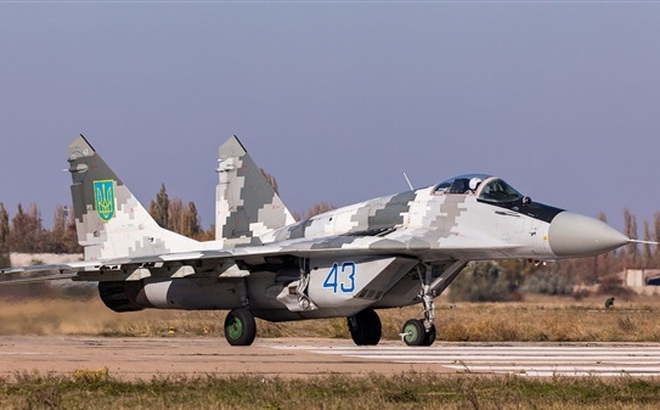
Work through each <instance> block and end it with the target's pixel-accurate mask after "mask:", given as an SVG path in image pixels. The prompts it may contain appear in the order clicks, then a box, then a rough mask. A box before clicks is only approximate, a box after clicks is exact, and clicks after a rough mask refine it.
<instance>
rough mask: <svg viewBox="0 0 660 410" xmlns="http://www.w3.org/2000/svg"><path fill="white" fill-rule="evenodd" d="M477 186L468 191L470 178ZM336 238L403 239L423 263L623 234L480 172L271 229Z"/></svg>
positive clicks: (569, 252) (572, 249)
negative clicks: (543, 202)
mask: <svg viewBox="0 0 660 410" xmlns="http://www.w3.org/2000/svg"><path fill="white" fill-rule="evenodd" d="M475 179H476V180H478V181H479V183H478V185H476V184H475V185H476V186H475V187H474V189H470V187H469V182H470V181H471V180H475ZM338 236H365V237H367V236H370V237H374V236H375V237H381V238H384V239H390V240H393V241H399V242H402V243H406V244H408V247H409V248H410V250H411V251H415V250H416V252H414V253H415V256H417V257H419V258H420V259H421V260H423V261H425V262H434V261H436V260H444V259H447V256H448V255H449V256H452V255H451V253H452V251H455V253H456V256H454V257H453V258H454V259H463V258H468V259H470V260H475V259H476V260H484V259H510V258H533V259H539V260H546V259H560V258H565V257H576V256H590V255H593V254H598V253H602V252H606V251H608V250H611V249H615V248H617V247H619V246H621V245H622V244H624V243H626V242H627V241H628V238H627V237H625V236H624V235H623V234H621V233H619V232H618V231H616V230H614V229H613V228H611V227H609V226H608V225H607V224H605V223H603V222H601V221H599V220H597V219H594V218H589V217H586V216H582V215H578V214H575V213H571V212H568V211H564V210H562V209H560V208H556V207H552V206H548V205H544V204H541V203H536V202H533V201H531V200H530V199H529V198H527V197H525V196H523V195H521V194H520V193H518V192H517V191H515V190H514V189H513V188H511V187H510V186H509V185H508V184H506V183H505V182H504V181H503V180H501V179H499V178H496V177H489V176H485V175H478V176H474V175H467V176H462V177H456V178H452V179H450V180H447V181H445V182H443V183H440V184H438V185H433V186H429V187H426V188H422V189H418V190H415V191H407V192H402V193H399V194H395V195H390V196H386V197H381V198H375V199H371V200H368V201H364V202H361V203H357V204H353V205H349V206H346V207H342V208H339V209H335V210H332V211H329V212H326V213H323V214H320V215H317V216H314V217H312V218H310V219H307V220H304V221H300V222H298V223H295V224H292V225H289V226H286V227H283V228H280V229H277V230H275V231H272V232H270V233H268V234H266V235H264V236H263V237H261V240H262V241H263V242H264V243H277V242H281V241H291V240H296V239H302V238H306V239H313V238H321V237H338Z"/></svg>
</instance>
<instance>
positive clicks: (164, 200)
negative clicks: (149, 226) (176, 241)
mask: <svg viewBox="0 0 660 410" xmlns="http://www.w3.org/2000/svg"><path fill="white" fill-rule="evenodd" d="M169 205H170V199H169V197H168V196H167V188H165V184H161V185H160V191H159V192H158V194H157V195H156V200H155V201H154V200H152V201H151V202H149V213H150V214H151V217H152V218H154V220H155V221H156V222H157V223H158V225H160V226H162V227H163V228H167V227H168V226H169V224H168V222H169V221H168V216H169Z"/></svg>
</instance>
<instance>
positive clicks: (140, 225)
mask: <svg viewBox="0 0 660 410" xmlns="http://www.w3.org/2000/svg"><path fill="white" fill-rule="evenodd" d="M68 161H69V172H71V178H72V184H71V195H72V197H73V208H74V212H75V215H76V230H77V232H78V242H79V243H80V245H82V246H83V247H84V248H85V259H86V260H97V259H108V258H119V257H133V256H145V255H157V254H162V253H168V252H184V251H188V250H192V249H198V248H199V242H197V241H195V240H193V239H189V238H187V237H185V236H182V235H179V234H177V233H174V232H171V231H168V230H167V229H164V228H161V227H160V226H159V225H158V224H157V223H156V221H154V220H153V218H152V217H151V215H149V213H148V212H147V210H146V209H145V208H144V207H143V206H142V205H141V204H140V202H139V201H138V200H137V199H136V198H135V197H134V196H133V194H132V193H131V192H130V191H129V190H128V188H127V187H126V185H124V183H123V182H122V181H121V180H120V179H119V177H117V175H115V173H114V172H113V171H112V170H111V169H110V167H108V165H106V163H105V162H104V161H103V159H102V158H101V156H100V155H99V154H98V153H97V152H96V151H95V150H94V148H92V146H91V145H90V144H89V142H87V140H86V139H85V137H83V136H82V135H80V136H79V137H78V138H76V139H75V140H74V141H73V142H72V143H71V145H69V159H68Z"/></svg>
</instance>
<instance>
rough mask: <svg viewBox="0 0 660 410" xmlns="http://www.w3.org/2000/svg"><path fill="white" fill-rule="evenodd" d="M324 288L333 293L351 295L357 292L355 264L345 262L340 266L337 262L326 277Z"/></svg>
mask: <svg viewBox="0 0 660 410" xmlns="http://www.w3.org/2000/svg"><path fill="white" fill-rule="evenodd" d="M323 288H325V289H332V293H337V291H340V292H341V293H351V292H353V291H354V290H355V263H353V262H344V263H342V264H341V268H340V267H339V264H338V263H337V262H335V263H334V264H333V265H332V268H330V272H328V276H326V277H325V281H324V282H323Z"/></svg>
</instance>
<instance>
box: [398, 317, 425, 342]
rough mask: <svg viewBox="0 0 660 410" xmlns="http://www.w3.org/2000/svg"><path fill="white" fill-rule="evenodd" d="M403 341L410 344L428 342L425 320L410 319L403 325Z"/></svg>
mask: <svg viewBox="0 0 660 410" xmlns="http://www.w3.org/2000/svg"><path fill="white" fill-rule="evenodd" d="M401 333H402V334H403V341H404V342H405V343H406V344H407V345H408V346H424V345H425V343H426V339H427V337H426V329H424V322H422V321H421V320H419V319H410V320H408V321H407V322H406V323H405V324H404V325H403V330H402V331H401Z"/></svg>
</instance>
